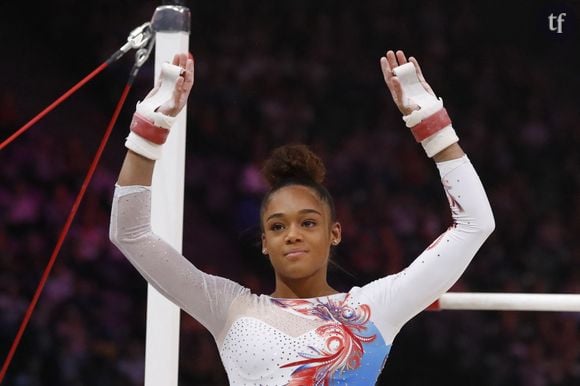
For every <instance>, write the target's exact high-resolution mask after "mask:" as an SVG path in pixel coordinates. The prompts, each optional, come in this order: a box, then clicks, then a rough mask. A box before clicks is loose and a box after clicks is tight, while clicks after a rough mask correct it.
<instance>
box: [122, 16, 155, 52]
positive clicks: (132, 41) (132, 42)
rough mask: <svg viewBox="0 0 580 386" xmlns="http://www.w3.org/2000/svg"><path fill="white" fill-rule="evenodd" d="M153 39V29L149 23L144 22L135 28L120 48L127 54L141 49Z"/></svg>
mask: <svg viewBox="0 0 580 386" xmlns="http://www.w3.org/2000/svg"><path fill="white" fill-rule="evenodd" d="M152 39H153V29H152V28H151V23H150V22H146V23H143V24H141V25H140V26H139V27H137V28H135V29H134V30H133V31H131V33H130V34H129V36H128V37H127V43H125V44H124V45H123V47H121V49H120V50H121V51H123V52H127V51H129V50H131V49H141V48H143V47H145V46H146V45H147V43H149V42H150V41H151V40H152Z"/></svg>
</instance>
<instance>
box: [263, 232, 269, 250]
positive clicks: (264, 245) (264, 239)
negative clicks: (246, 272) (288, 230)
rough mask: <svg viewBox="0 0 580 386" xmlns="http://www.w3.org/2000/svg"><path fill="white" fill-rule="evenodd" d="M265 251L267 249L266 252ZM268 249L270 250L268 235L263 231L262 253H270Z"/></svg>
mask: <svg viewBox="0 0 580 386" xmlns="http://www.w3.org/2000/svg"><path fill="white" fill-rule="evenodd" d="M264 251H266V252H264ZM267 251H268V245H267V243H266V235H265V234H264V233H262V253H263V254H264V255H267V254H268V253H267Z"/></svg>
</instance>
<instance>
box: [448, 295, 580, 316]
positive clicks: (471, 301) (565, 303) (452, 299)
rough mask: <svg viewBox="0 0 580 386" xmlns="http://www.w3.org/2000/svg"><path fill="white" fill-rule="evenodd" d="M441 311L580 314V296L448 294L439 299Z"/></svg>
mask: <svg viewBox="0 0 580 386" xmlns="http://www.w3.org/2000/svg"><path fill="white" fill-rule="evenodd" d="M436 308H438V309H441V310H496V311H563V312H580V294H530V293H486V292H482V293H473V292H448V293H446V294H444V295H443V296H441V298H439V305H438V307H436Z"/></svg>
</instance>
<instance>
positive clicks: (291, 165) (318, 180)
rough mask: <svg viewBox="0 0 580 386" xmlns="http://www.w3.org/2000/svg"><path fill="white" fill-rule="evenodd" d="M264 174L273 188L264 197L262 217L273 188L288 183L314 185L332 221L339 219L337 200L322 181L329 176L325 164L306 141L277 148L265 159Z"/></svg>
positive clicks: (279, 187) (261, 210) (261, 209)
mask: <svg viewBox="0 0 580 386" xmlns="http://www.w3.org/2000/svg"><path fill="white" fill-rule="evenodd" d="M262 175H263V176H264V178H265V179H266V181H267V182H268V183H269V185H270V190H269V191H268V192H267V193H266V195H265V196H264V199H263V200H262V205H261V207H260V218H261V217H262V215H263V213H264V209H265V207H266V205H267V203H268V201H269V200H270V196H271V195H272V194H273V193H274V192H276V191H277V190H279V189H281V188H283V187H285V186H289V185H302V186H306V187H308V188H310V189H312V190H313V191H314V192H316V194H317V195H318V197H319V198H320V199H321V200H322V201H324V202H326V203H327V204H328V207H329V208H330V219H331V221H332V222H334V221H336V209H335V207H334V200H333V199H332V196H331V195H330V193H329V192H328V190H327V189H326V188H325V187H324V185H322V183H323V182H324V177H325V176H326V167H325V166H324V163H323V162H322V160H321V159H320V157H318V156H317V155H316V154H314V153H313V152H312V151H311V150H310V149H309V148H308V147H307V146H306V145H303V144H292V145H284V146H281V147H278V148H276V149H274V151H273V152H272V154H271V155H270V158H269V159H268V160H266V162H265V163H264V166H263V168H262ZM260 223H261V222H260ZM261 227H262V225H261Z"/></svg>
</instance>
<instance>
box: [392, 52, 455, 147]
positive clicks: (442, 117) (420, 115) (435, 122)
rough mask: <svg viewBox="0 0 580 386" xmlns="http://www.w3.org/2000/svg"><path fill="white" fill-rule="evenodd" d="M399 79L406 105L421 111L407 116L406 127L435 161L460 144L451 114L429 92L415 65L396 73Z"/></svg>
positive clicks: (404, 118)
mask: <svg viewBox="0 0 580 386" xmlns="http://www.w3.org/2000/svg"><path fill="white" fill-rule="evenodd" d="M393 73H394V74H395V76H397V77H398V78H399V81H400V83H401V87H402V90H403V97H404V98H405V99H406V100H405V104H406V105H410V104H416V105H418V106H419V110H414V111H412V112H411V113H410V114H408V115H405V116H403V121H405V125H406V126H407V127H409V128H410V129H411V133H412V134H413V136H414V137H415V140H416V141H417V142H420V143H421V145H422V146H423V149H424V150H425V152H426V153H427V156H428V157H433V156H434V155H435V154H437V153H439V152H440V151H441V150H443V149H445V148H446V147H448V146H450V145H452V144H454V143H455V142H457V141H459V138H458V137H457V134H456V133H455V130H454V129H453V126H451V119H449V115H448V114H447V110H445V109H444V108H443V100H442V99H441V98H437V97H436V96H435V95H432V94H431V93H429V92H427V90H425V87H423V85H422V84H421V81H420V80H419V78H418V77H417V71H416V69H415V65H414V64H413V63H411V62H409V63H405V64H403V65H401V66H398V67H395V68H394V69H393Z"/></svg>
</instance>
